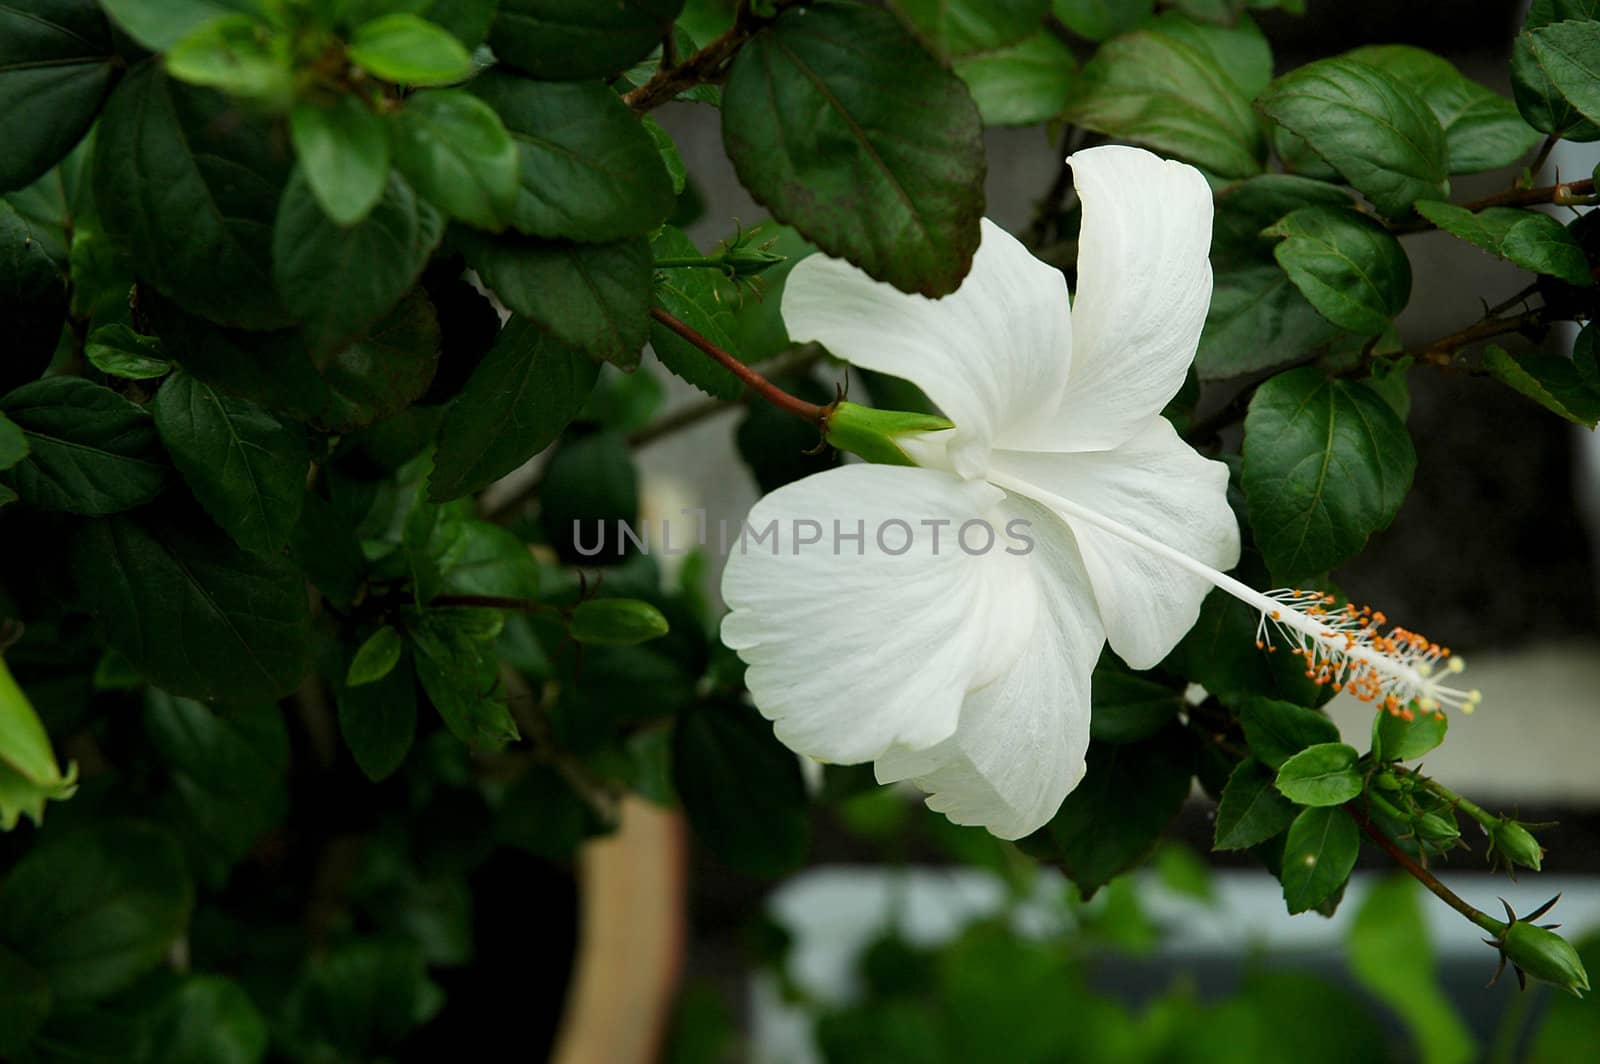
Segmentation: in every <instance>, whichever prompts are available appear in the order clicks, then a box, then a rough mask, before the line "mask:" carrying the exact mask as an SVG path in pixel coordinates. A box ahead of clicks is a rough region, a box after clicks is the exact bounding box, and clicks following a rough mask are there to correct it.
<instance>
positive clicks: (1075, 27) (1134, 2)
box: [1050, 0, 1156, 41]
mask: <svg viewBox="0 0 1600 1064" xmlns="http://www.w3.org/2000/svg"><path fill="white" fill-rule="evenodd" d="M1155 6H1156V5H1155V0H1053V2H1052V3H1051V5H1050V7H1051V10H1052V11H1054V12H1055V16H1056V18H1058V19H1060V20H1061V22H1062V23H1063V24H1064V25H1065V26H1066V27H1067V28H1068V29H1070V30H1071V31H1072V32H1073V33H1076V34H1077V35H1078V36H1080V37H1087V38H1088V39H1089V40H1091V41H1103V40H1106V39H1107V38H1109V37H1115V36H1116V35H1118V34H1119V33H1127V32H1128V31H1129V30H1131V29H1134V28H1135V27H1137V26H1139V25H1140V24H1141V23H1144V22H1148V21H1149V20H1150V18H1151V17H1152V16H1153V14H1154V12H1155Z"/></svg>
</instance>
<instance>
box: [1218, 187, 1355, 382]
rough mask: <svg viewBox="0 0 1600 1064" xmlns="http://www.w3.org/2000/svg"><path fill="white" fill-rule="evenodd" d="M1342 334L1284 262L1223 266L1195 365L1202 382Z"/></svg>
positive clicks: (1282, 359) (1279, 361) (1294, 354)
mask: <svg viewBox="0 0 1600 1064" xmlns="http://www.w3.org/2000/svg"><path fill="white" fill-rule="evenodd" d="M1324 187H1326V186H1324ZM1337 335H1339V329H1338V327H1337V326H1335V325H1334V324H1333V323H1332V322H1330V321H1328V319H1326V318H1324V317H1323V316H1322V315H1321V314H1318V313H1317V310H1316V308H1315V307H1313V306H1312V305H1311V304H1310V303H1308V302H1306V298H1305V296H1303V295H1301V294H1300V290H1299V289H1298V288H1296V287H1295V286H1294V283H1293V282H1292V281H1290V280H1289V275H1288V274H1287V273H1285V272H1284V271H1283V269H1282V268H1281V267H1279V266H1278V265H1276V264H1270V265H1257V266H1236V267H1232V268H1219V269H1218V270H1217V273H1216V279H1215V284H1214V287H1213V288H1212V292H1211V307H1210V309H1209V310H1207V311H1206V327H1205V330H1204V331H1203V332H1202V333H1201V334H1200V347H1199V349H1198V350H1197V351H1196V353H1195V360H1194V361H1195V368H1196V369H1197V370H1198V371H1199V374H1200V379H1201V380H1220V379H1225V378H1228V377H1238V376H1242V375H1244V374H1247V373H1255V372H1257V371H1259V370H1263V369H1270V368H1271V367H1273V366H1281V365H1283V364H1285V363H1288V362H1294V361H1297V360H1298V359H1300V358H1301V357H1302V356H1304V355H1306V354H1307V353H1309V352H1310V351H1312V350H1314V349H1315V348H1317V347H1318V346H1320V345H1322V344H1325V343H1327V342H1328V341H1330V340H1332V339H1333V338H1334V337H1335V336H1337Z"/></svg>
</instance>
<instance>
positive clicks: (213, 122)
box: [94, 63, 288, 329]
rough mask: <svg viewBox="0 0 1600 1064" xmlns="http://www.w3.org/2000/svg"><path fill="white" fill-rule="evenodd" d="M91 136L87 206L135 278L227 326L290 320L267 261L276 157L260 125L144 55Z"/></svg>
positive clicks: (277, 182) (278, 170) (279, 174)
mask: <svg viewBox="0 0 1600 1064" xmlns="http://www.w3.org/2000/svg"><path fill="white" fill-rule="evenodd" d="M95 136H96V139H95V148H96V150H95V153H94V198H95V204H96V205H97V206H98V207H99V209H100V216H101V221H102V222H103V224H104V225H105V230H106V233H107V234H108V235H109V236H110V237H111V238H112V239H113V240H114V241H116V243H117V244H118V245H120V246H121V247H122V249H123V250H124V251H126V252H127V253H128V255H129V257H130V258H131V259H132V262H133V266H134V269H135V271H136V272H137V273H138V275H139V277H140V278H141V279H142V280H145V281H148V282H149V283H150V284H152V285H153V286H155V288H156V289H157V290H158V291H160V292H161V293H162V294H163V295H165V296H167V297H168V298H170V299H172V300H173V301H174V302H176V303H178V304H179V305H180V306H182V307H183V308H184V309H185V310H188V311H190V312H191V313H194V314H199V315H201V316H202V317H206V318H210V319H211V320H213V321H216V322H219V323H221V324H224V325H236V326H240V327H243V328H249V329H269V328H273V327H275V326H278V325H283V324H286V323H287V321H288V315H287V313H286V312H285V310H284V308H283V306H282V304H280V303H279V302H278V295H277V289H276V287H275V286H274V285H273V283H272V260H271V254H272V243H271V240H272V238H271V232H272V215H273V211H274V210H275V209H276V207H277V203H278V197H279V194H280V189H281V187H282V181H283V177H284V172H283V164H282V161H281V159H280V158H279V153H276V152H275V151H274V150H273V148H272V145H271V140H270V138H269V136H268V135H267V134H266V133H265V132H264V131H263V130H262V129H261V128H260V127H259V126H258V125H256V124H255V123H253V122H251V121H248V120H246V119H245V118H244V116H242V115H241V114H240V112H239V110H238V109H237V108H236V107H234V106H233V105H232V104H230V103H229V102H228V100H227V99H226V98H225V97H222V96H219V95H217V94H216V93H212V92H207V91H205V90H203V89H194V88H190V87H188V86H185V85H181V84H177V83H174V82H172V81H169V80H168V79H167V78H166V76H165V75H163V74H162V73H161V70H160V68H159V67H158V66H156V65H155V64H154V63H145V64H142V65H141V66H139V67H137V68H136V69H135V70H134V71H133V72H132V73H130V74H129V75H128V76H127V77H126V78H125V79H123V82H122V84H121V85H119V86H117V91H116V92H114V93H112V95H111V102H110V103H108V104H107V105H106V111H105V115H104V116H103V117H102V118H101V120H100V126H99V132H98V133H96V135H95Z"/></svg>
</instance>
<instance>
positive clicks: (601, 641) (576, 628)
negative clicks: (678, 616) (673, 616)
mask: <svg viewBox="0 0 1600 1064" xmlns="http://www.w3.org/2000/svg"><path fill="white" fill-rule="evenodd" d="M667 630H668V625H667V619H666V618H665V617H663V616H662V615H661V611H660V610H658V609H656V608H655V607H654V606H652V605H650V603H648V602H641V601H639V600H638V599H621V598H597V599H589V600H588V601H586V602H580V603H578V607H577V609H575V610H573V611H572V616H571V618H570V619H568V621H567V633H568V634H569V635H571V636H572V638H573V639H576V640H577V641H578V642H580V643H594V644H597V645H599V646H609V647H631V646H634V645H635V644H638V643H647V642H649V641H650V640H652V639H660V638H661V637H662V636H664V635H666V634H667Z"/></svg>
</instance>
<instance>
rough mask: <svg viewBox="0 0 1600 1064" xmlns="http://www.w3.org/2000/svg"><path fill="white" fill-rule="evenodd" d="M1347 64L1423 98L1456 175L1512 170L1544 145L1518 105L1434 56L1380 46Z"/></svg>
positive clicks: (1355, 53) (1365, 50) (1356, 53)
mask: <svg viewBox="0 0 1600 1064" xmlns="http://www.w3.org/2000/svg"><path fill="white" fill-rule="evenodd" d="M1345 58H1347V59H1356V60H1360V61H1361V62H1363V63H1368V64H1370V65H1372V66H1375V67H1377V68H1379V69H1380V70H1384V71H1387V72H1388V73H1389V74H1391V75H1392V76H1393V77H1394V79H1395V80H1396V81H1397V82H1399V83H1400V84H1402V85H1404V86H1405V87H1406V88H1407V89H1408V90H1410V91H1412V92H1415V93H1417V94H1419V95H1420V96H1421V97H1422V99H1423V102H1425V103H1426V104H1427V105H1428V109H1429V110H1430V111H1432V112H1433V116H1434V117H1435V118H1437V119H1438V120H1439V125H1440V127H1441V128H1443V130H1444V139H1445V147H1446V149H1447V150H1448V152H1449V156H1450V172H1451V173H1452V174H1475V173H1479V172H1480V171H1483V170H1495V169H1498V168H1500V167H1502V166H1510V165H1511V164H1512V163H1514V162H1516V161H1517V160H1518V159H1520V158H1522V157H1523V156H1524V155H1526V154H1527V153H1528V151H1529V149H1531V148H1532V147H1533V146H1534V144H1535V143H1536V142H1537V141H1538V139H1539V133H1538V131H1537V130H1535V129H1534V128H1533V127H1531V126H1529V125H1528V124H1527V123H1526V122H1524V121H1523V120H1522V117H1521V116H1520V115H1518V114H1517V106H1516V104H1514V103H1512V102H1511V101H1510V100H1508V99H1506V98H1505V97H1504V96H1501V95H1500V94H1499V93H1497V92H1495V91H1494V90H1492V89H1490V88H1488V87H1486V86H1484V85H1480V84H1478V83H1477V82H1476V81H1473V80H1471V79H1470V78H1466V77H1463V76H1462V75H1461V72H1460V71H1458V70H1456V68H1455V67H1454V66H1452V65H1451V64H1450V62H1449V61H1448V60H1446V59H1443V58H1441V57H1439V56H1437V55H1434V54H1433V53H1432V52H1427V51H1424V50H1423V49H1421V48H1413V47H1411V46H1410V45H1405V44H1375V45H1368V46H1367V47H1365V48H1357V49H1355V50H1354V51H1352V52H1347V53H1345ZM1425 202H1426V201H1425Z"/></svg>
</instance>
